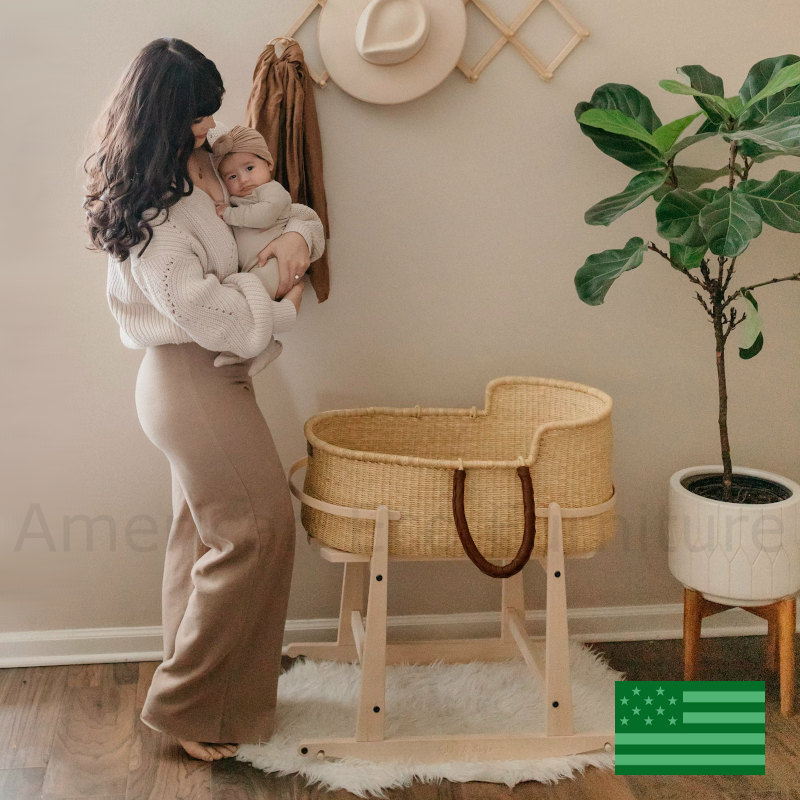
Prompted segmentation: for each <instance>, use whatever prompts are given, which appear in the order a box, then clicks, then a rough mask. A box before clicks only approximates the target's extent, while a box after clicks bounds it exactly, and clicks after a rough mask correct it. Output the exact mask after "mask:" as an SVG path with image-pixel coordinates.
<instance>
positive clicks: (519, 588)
mask: <svg viewBox="0 0 800 800" xmlns="http://www.w3.org/2000/svg"><path fill="white" fill-rule="evenodd" d="M500 583H501V584H502V590H501V591H502V597H501V601H500V640H501V641H502V642H506V643H508V644H511V643H513V642H514V634H513V631H512V630H511V626H510V624H509V615H508V612H507V611H506V609H507V608H513V609H515V610H516V611H517V613H518V614H519V615H520V616H521V617H522V619H523V620H524V619H525V592H524V586H523V582H522V570H520V571H519V572H518V573H517V574H516V575H512V576H511V577H510V578H503V579H502V580H501V581H500Z"/></svg>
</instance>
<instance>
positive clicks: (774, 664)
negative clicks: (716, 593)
mask: <svg viewBox="0 0 800 800" xmlns="http://www.w3.org/2000/svg"><path fill="white" fill-rule="evenodd" d="M729 608H743V609H744V610H745V611H749V612H750V613H751V614H755V615H756V616H757V617H761V618H762V619H765V620H767V669H768V670H770V671H772V672H774V671H775V670H777V669H778V668H779V666H780V682H781V714H782V715H783V716H785V717H788V716H791V715H792V714H793V713H794V633H795V626H796V624H797V623H796V619H797V598H796V597H794V596H792V597H783V598H781V599H780V600H776V601H775V602H774V603H767V604H766V605H763V606H734V605H724V604H722V603H715V602H714V601H712V600H708V599H706V598H705V597H704V596H703V593H702V592H699V591H697V589H690V588H689V587H688V586H684V588H683V678H684V680H687V681H693V680H695V679H696V676H697V661H698V654H699V652H700V628H701V625H702V623H703V620H704V619H705V618H706V617H710V616H711V615H712V614H719V612H720V611H727V610H728V609H729Z"/></svg>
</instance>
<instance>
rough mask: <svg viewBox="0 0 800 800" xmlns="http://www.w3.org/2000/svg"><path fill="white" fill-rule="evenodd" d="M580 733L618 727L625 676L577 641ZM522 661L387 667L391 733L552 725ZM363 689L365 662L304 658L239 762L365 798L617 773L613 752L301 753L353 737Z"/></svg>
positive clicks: (573, 649) (574, 665)
mask: <svg viewBox="0 0 800 800" xmlns="http://www.w3.org/2000/svg"><path fill="white" fill-rule="evenodd" d="M570 668H571V670H572V687H573V688H572V697H573V705H574V714H575V732H576V733H581V732H586V733H588V732H591V731H602V730H613V729H614V681H615V680H622V679H623V674H622V673H619V672H616V671H614V670H612V669H610V667H609V666H608V665H607V663H606V662H605V660H604V659H603V658H602V657H601V656H599V655H597V654H595V653H593V652H592V651H590V650H589V649H587V648H586V647H584V646H582V645H581V644H579V643H577V642H570ZM536 683H537V681H534V679H533V677H532V675H531V673H530V671H529V669H528V667H527V666H526V664H525V662H524V661H522V660H514V661H498V662H488V663H487V662H477V661H473V662H471V663H469V664H444V663H443V662H441V661H438V662H436V663H434V664H419V665H405V664H403V665H400V664H398V665H389V666H388V667H387V668H386V732H385V735H386V738H389V737H392V736H420V735H426V734H437V735H442V734H464V733H536V732H541V731H544V729H545V727H544V726H545V721H544V708H543V702H542V697H541V695H540V693H539V689H538V687H537V686H536ZM360 687H361V668H360V666H358V665H357V664H348V663H339V662H334V661H317V660H313V659H306V660H298V661H296V662H295V664H294V665H293V666H292V668H291V669H290V670H289V671H288V672H284V673H283V674H282V675H281V676H280V678H279V681H278V705H277V709H276V722H275V730H274V732H273V735H272V737H271V738H270V740H269V742H267V743H266V744H261V745H255V744H247V745H241V746H240V747H239V751H238V752H237V754H236V756H235V758H236V760H237V761H247V762H249V763H251V764H253V766H255V767H258V768H259V769H262V770H264V771H266V772H273V773H277V774H278V775H288V774H291V773H295V772H297V773H299V774H300V775H302V776H303V777H304V778H305V779H306V781H307V783H308V784H316V783H319V784H321V785H322V787H323V788H324V789H326V790H333V789H346V790H347V791H349V792H352V793H353V794H356V795H358V796H360V797H370V796H377V797H386V795H385V794H384V792H383V791H382V790H383V789H390V788H396V787H404V786H410V785H411V784H412V783H413V782H414V780H417V781H420V782H428V783H438V782H439V781H441V780H443V779H445V780H448V781H456V782H464V781H488V782H492V783H505V784H506V785H507V786H508V787H509V788H513V787H514V786H515V785H516V784H517V783H520V782H521V781H542V782H545V783H553V782H555V781H558V780H559V779H561V778H568V777H573V776H574V774H575V772H576V771H580V772H583V770H584V769H585V767H587V766H594V767H600V768H605V769H613V767H614V756H613V754H611V753H605V752H595V753H591V754H586V755H575V756H566V757H562V758H544V759H536V760H516V761H466V762H456V761H449V762H447V763H442V764H413V763H409V762H405V763H402V764H400V763H390V762H373V761H364V760H362V759H356V758H344V759H340V760H334V759H326V760H324V761H318V760H317V759H316V758H314V757H313V756H301V755H299V754H298V752H297V745H298V743H299V741H300V740H301V739H303V738H309V737H315V738H317V737H319V738H328V737H331V738H333V737H337V738H339V737H346V738H349V737H352V736H354V735H355V724H356V709H357V705H358V696H359V690H360Z"/></svg>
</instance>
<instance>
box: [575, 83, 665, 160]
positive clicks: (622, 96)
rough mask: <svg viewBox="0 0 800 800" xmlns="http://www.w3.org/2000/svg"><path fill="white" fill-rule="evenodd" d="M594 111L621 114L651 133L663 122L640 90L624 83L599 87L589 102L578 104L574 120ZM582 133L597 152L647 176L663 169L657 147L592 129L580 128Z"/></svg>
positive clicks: (638, 140)
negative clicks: (591, 142) (597, 109)
mask: <svg viewBox="0 0 800 800" xmlns="http://www.w3.org/2000/svg"><path fill="white" fill-rule="evenodd" d="M592 108H599V109H610V110H617V111H621V112H622V113H623V114H624V115H625V116H626V117H629V118H630V119H633V120H635V121H636V122H638V123H639V124H640V125H641V126H642V127H643V128H644V129H645V130H646V131H648V132H649V133H652V132H653V131H654V130H656V128H659V127H661V120H659V118H658V116H657V115H656V113H655V111H653V106H652V105H651V103H650V100H648V99H647V97H646V96H645V95H643V94H642V93H641V92H640V91H639V90H638V89H635V88H634V87H633V86H628V85H627V84H624V83H606V84H603V85H602V86H599V87H598V88H597V89H595V91H594V94H593V95H592V99H591V101H590V102H588V103H587V102H582V103H578V105H577V106H575V119H578V118H579V117H580V116H581V115H582V114H583V113H584V112H585V111H588V110H589V109H592ZM581 131H582V132H583V133H584V134H585V135H586V136H588V137H589V138H590V139H591V140H592V141H593V142H594V144H595V146H596V147H597V148H598V149H600V150H602V151H603V152H604V153H605V154H606V155H609V156H611V157H612V158H615V159H616V160H617V161H620V162H621V163H623V164H625V166H627V167H631V168H632V169H635V170H639V171H640V172H644V171H646V170H652V169H657V168H659V167H662V166H664V159H663V158H662V157H661V153H660V152H659V150H658V148H657V147H656V146H655V145H651V144H647V143H646V142H643V141H641V140H640V139H631V138H630V137H628V136H621V135H620V134H617V133H610V132H608V131H604V130H603V129H602V128H594V127H592V126H591V125H581Z"/></svg>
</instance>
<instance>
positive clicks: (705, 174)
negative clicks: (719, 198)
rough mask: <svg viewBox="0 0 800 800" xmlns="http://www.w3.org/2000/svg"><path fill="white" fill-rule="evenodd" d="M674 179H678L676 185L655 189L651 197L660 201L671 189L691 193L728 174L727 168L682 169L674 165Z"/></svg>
mask: <svg viewBox="0 0 800 800" xmlns="http://www.w3.org/2000/svg"><path fill="white" fill-rule="evenodd" d="M673 170H674V172H675V177H676V178H677V179H678V185H677V186H672V184H666V185H665V186H661V187H660V188H658V189H656V191H655V192H654V193H653V197H654V198H655V199H656V200H661V198H662V197H664V195H665V194H667V192H671V191H672V190H673V189H676V188H677V189H685V190H686V191H687V192H693V191H694V190H695V189H698V188H699V187H700V186H702V185H703V184H704V183H711V181H715V180H717V178H721V177H723V176H724V175H727V174H728V166H727V165H726V166H724V167H720V168H719V169H706V168H705V167H684V166H683V165H682V164H676V165H675V166H674V167H673Z"/></svg>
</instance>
